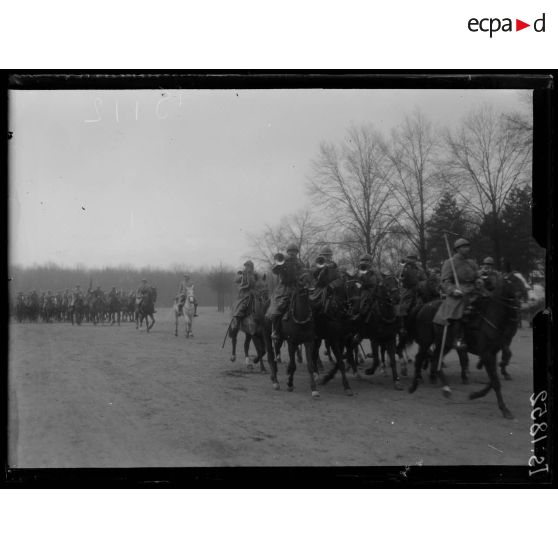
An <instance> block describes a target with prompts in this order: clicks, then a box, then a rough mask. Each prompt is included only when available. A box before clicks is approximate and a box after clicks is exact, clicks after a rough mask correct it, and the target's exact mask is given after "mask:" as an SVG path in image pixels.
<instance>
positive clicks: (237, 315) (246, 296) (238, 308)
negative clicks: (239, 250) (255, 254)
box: [230, 260, 256, 332]
mask: <svg viewBox="0 0 558 558" xmlns="http://www.w3.org/2000/svg"><path fill="white" fill-rule="evenodd" d="M234 282H235V284H237V285H238V298H237V301H236V303H235V307H234V309H233V319H232V321H231V325H230V329H231V331H232V332H235V331H236V330H238V328H239V325H240V322H241V320H242V318H244V317H245V316H246V315H247V313H248V307H249V306H250V301H251V300H252V296H253V294H254V291H255V288H256V274H255V272H254V263H253V262H252V261H251V260H248V261H246V262H244V269H243V270H241V271H239V272H238V273H237V276H236V278H235V280H234Z"/></svg>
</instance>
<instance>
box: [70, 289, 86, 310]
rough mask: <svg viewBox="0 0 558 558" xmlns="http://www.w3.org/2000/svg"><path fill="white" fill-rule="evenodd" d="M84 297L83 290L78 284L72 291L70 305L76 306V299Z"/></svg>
mask: <svg viewBox="0 0 558 558" xmlns="http://www.w3.org/2000/svg"><path fill="white" fill-rule="evenodd" d="M78 299H80V300H82V299H83V291H82V290H81V287H80V286H79V285H76V286H75V288H74V290H73V291H72V295H71V300H70V306H75V303H76V300H78Z"/></svg>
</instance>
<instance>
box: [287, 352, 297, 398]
mask: <svg viewBox="0 0 558 558" xmlns="http://www.w3.org/2000/svg"><path fill="white" fill-rule="evenodd" d="M287 349H288V352H289V364H288V365H287V389H288V390H289V391H293V389H294V385H293V378H294V373H295V370H296V362H295V358H296V349H297V346H296V344H295V343H294V341H287Z"/></svg>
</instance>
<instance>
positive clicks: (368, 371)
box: [364, 368, 376, 376]
mask: <svg viewBox="0 0 558 558" xmlns="http://www.w3.org/2000/svg"><path fill="white" fill-rule="evenodd" d="M375 372H376V370H374V369H373V368H367V369H366V370H365V371H364V373H365V374H366V376H372V375H373V374H374V373H375Z"/></svg>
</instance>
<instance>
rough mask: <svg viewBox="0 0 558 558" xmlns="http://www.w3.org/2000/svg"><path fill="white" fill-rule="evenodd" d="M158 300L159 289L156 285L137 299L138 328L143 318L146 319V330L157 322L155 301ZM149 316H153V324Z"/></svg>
mask: <svg viewBox="0 0 558 558" xmlns="http://www.w3.org/2000/svg"><path fill="white" fill-rule="evenodd" d="M156 300H157V291H156V289H155V287H150V288H149V289H147V292H145V293H144V294H143V295H142V296H141V297H140V298H137V299H136V329H138V328H139V327H140V326H141V324H142V323H143V320H144V319H145V326H146V331H147V333H149V330H150V329H151V328H152V327H153V325H154V324H155V316H154V315H153V314H155V301H156ZM149 318H151V324H150V323H149Z"/></svg>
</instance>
